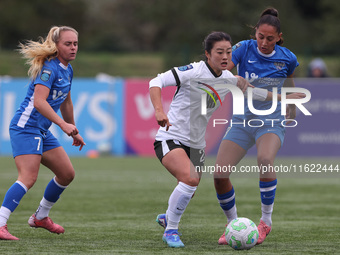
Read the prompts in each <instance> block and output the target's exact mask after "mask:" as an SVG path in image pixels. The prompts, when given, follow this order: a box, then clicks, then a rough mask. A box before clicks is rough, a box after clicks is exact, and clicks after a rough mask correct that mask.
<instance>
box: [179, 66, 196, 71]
mask: <svg viewBox="0 0 340 255" xmlns="http://www.w3.org/2000/svg"><path fill="white" fill-rule="evenodd" d="M193 68H194V67H193V66H192V65H186V66H180V67H178V70H180V71H182V72H183V71H188V70H190V69H193Z"/></svg>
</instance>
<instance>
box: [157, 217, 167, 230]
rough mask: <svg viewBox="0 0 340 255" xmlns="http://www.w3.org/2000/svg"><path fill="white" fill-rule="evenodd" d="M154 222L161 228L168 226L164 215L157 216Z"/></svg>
mask: <svg viewBox="0 0 340 255" xmlns="http://www.w3.org/2000/svg"><path fill="white" fill-rule="evenodd" d="M156 222H157V223H158V224H159V225H160V226H162V227H163V228H166V226H167V225H168V223H167V221H166V215H165V214H158V215H157V218H156Z"/></svg>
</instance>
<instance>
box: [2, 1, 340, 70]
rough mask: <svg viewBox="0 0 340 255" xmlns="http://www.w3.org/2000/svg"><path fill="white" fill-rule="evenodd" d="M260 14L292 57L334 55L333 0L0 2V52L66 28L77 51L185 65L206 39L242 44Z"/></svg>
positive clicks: (339, 10) (337, 27) (339, 13)
mask: <svg viewBox="0 0 340 255" xmlns="http://www.w3.org/2000/svg"><path fill="white" fill-rule="evenodd" d="M268 6H272V7H275V8H277V9H278V10H279V13H280V19H281V26H282V28H281V29H282V32H283V37H284V40H285V43H284V46H286V47H288V48H289V49H290V50H292V51H293V52H294V53H296V54H303V55H307V56H311V55H320V54H322V55H334V54H339V53H340V47H339V32H340V23H339V22H338V17H340V2H339V1H338V0H313V1H310V0H284V1H282V0H256V1H254V0H188V1H183V0H143V1H142V0H98V1H93V0H53V1H46V0H30V1H27V0H1V2H0V29H1V33H0V49H3V50H13V49H16V48H17V45H18V43H19V41H21V42H22V41H23V40H25V39H33V40H36V39H37V38H38V37H39V36H46V35H47V32H48V30H49V28H50V27H51V26H53V25H69V26H72V27H74V28H76V29H77V30H78V31H79V34H80V36H79V41H80V44H79V45H80V48H81V50H82V51H101V52H107V51H112V52H159V51H162V52H167V53H168V55H169V59H172V60H174V61H176V60H177V59H178V58H179V55H180V56H181V57H180V59H182V61H185V62H188V61H190V60H192V58H193V57H197V56H199V54H202V53H203V47H202V42H203V39H204V37H205V36H206V35H207V34H208V33H210V32H211V31H216V30H221V31H225V32H227V33H229V34H230V35H231V36H232V38H233V42H234V43H236V42H238V41H240V40H244V39H248V38H249V37H250V35H252V34H254V31H253V30H252V28H251V26H253V25H255V24H256V22H257V20H258V18H259V16H260V13H261V11H262V10H263V9H264V8H266V7H268ZM168 62H171V60H169V61H168ZM175 63H176V62H175ZM169 64H170V65H171V64H172V63H169ZM177 64H178V62H177Z"/></svg>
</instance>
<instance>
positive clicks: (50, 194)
mask: <svg viewBox="0 0 340 255" xmlns="http://www.w3.org/2000/svg"><path fill="white" fill-rule="evenodd" d="M66 187H67V186H62V185H60V184H59V183H57V181H56V180H55V177H54V178H53V179H52V180H51V181H50V182H49V184H47V187H46V189H45V193H44V198H45V199H46V200H47V201H50V202H52V203H55V202H57V200H58V199H59V197H60V195H61V193H63V191H64V190H65V189H66Z"/></svg>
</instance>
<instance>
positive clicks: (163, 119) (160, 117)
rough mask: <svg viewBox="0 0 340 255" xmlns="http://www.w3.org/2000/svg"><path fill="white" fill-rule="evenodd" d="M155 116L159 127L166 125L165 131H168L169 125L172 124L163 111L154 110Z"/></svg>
mask: <svg viewBox="0 0 340 255" xmlns="http://www.w3.org/2000/svg"><path fill="white" fill-rule="evenodd" d="M155 117H156V120H157V123H158V125H160V126H161V127H165V126H166V131H168V130H169V128H170V126H172V125H171V124H170V122H169V119H168V116H166V114H165V113H164V112H156V113H155Z"/></svg>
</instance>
